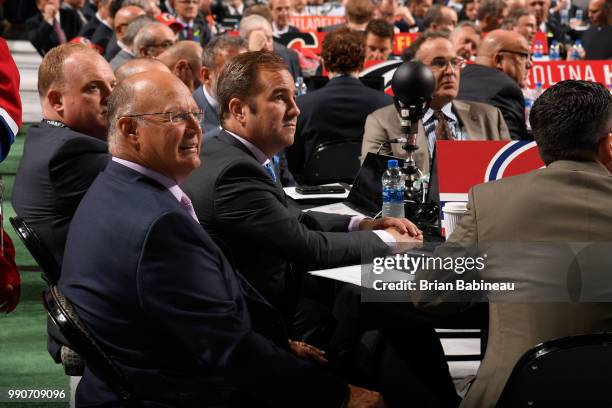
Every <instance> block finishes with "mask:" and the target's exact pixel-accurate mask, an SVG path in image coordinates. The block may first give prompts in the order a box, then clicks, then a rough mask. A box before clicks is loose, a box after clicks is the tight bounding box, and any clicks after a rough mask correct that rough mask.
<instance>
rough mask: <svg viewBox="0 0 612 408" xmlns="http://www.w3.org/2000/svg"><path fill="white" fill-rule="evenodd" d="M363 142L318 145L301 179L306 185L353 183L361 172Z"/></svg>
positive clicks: (347, 141)
mask: <svg viewBox="0 0 612 408" xmlns="http://www.w3.org/2000/svg"><path fill="white" fill-rule="evenodd" d="M360 154H361V140H342V141H329V142H324V143H321V144H318V145H317V146H316V147H315V148H314V149H313V151H312V152H311V154H310V158H309V159H308V162H307V163H306V164H305V165H304V171H303V172H302V175H301V177H300V183H301V184H304V185H319V184H326V183H337V182H344V183H352V182H353V180H354V179H355V176H356V175H357V172H358V171H359V167H360V165H361V163H359V155H360Z"/></svg>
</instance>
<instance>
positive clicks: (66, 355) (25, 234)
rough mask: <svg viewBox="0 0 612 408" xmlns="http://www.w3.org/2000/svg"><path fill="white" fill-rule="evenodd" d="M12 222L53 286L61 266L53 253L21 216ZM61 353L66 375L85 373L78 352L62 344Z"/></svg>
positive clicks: (57, 339) (61, 340)
mask: <svg viewBox="0 0 612 408" xmlns="http://www.w3.org/2000/svg"><path fill="white" fill-rule="evenodd" d="M10 222H11V225H12V226H13V229H14V230H15V232H16V233H17V235H18V236H19V238H20V239H21V241H22V242H23V244H24V245H25V246H26V248H28V251H30V254H31V255H32V257H33V258H34V260H35V261H36V263H37V264H38V266H40V269H41V272H42V278H43V279H44V280H45V282H47V285H48V286H52V285H55V284H57V281H58V280H59V277H60V270H61V268H60V265H59V264H58V263H57V261H56V260H55V258H54V257H53V255H52V254H51V251H49V249H48V248H47V247H46V246H44V245H43V243H42V241H41V240H40V238H39V237H38V235H37V234H36V232H34V230H33V229H32V228H31V227H30V226H29V225H28V223H27V222H26V221H25V220H23V219H22V218H20V217H13V218H11V219H10ZM50 333H51V332H50ZM51 335H52V336H53V338H54V339H55V341H57V342H58V343H64V341H65V340H63V339H60V338H59V336H58V335H57V334H55V333H51ZM60 353H61V361H62V366H63V367H64V372H65V373H66V375H70V376H81V375H83V370H84V369H85V365H84V363H83V360H82V359H81V357H80V356H79V355H78V353H77V352H75V351H74V350H72V348H71V347H69V346H68V345H66V344H62V346H61V350H60Z"/></svg>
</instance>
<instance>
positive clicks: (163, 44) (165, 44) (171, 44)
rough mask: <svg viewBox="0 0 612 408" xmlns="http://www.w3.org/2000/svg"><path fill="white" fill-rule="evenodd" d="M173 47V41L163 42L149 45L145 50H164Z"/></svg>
mask: <svg viewBox="0 0 612 408" xmlns="http://www.w3.org/2000/svg"><path fill="white" fill-rule="evenodd" d="M173 45H174V41H164V42H162V43H159V44H149V45H147V46H146V47H147V48H163V49H164V50H165V49H166V48H170V47H172V46H173Z"/></svg>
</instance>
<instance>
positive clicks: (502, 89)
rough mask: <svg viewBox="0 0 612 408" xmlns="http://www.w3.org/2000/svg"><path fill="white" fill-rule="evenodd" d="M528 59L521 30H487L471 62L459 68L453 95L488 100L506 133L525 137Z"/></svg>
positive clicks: (466, 98)
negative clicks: (500, 119) (455, 89)
mask: <svg viewBox="0 0 612 408" xmlns="http://www.w3.org/2000/svg"><path fill="white" fill-rule="evenodd" d="M531 67H532V63H531V58H530V56H529V43H528V42H527V40H526V39H525V37H523V36H522V35H521V34H519V33H517V32H512V31H506V30H495V31H492V32H490V33H489V34H488V35H487V36H486V37H485V39H484V40H483V42H482V44H481V45H480V47H479V48H478V53H477V56H476V61H475V64H468V65H466V67H465V68H464V69H463V70H462V71H461V82H460V84H459V94H458V95H457V99H462V100H468V101H477V102H484V103H488V104H489V105H493V106H495V107H496V108H498V109H499V110H500V112H501V113H502V116H503V117H504V120H505V121H506V125H508V131H509V132H510V137H511V138H512V139H517V140H528V139H531V137H530V136H529V135H528V134H527V127H526V125H525V99H524V97H523V92H522V91H521V88H523V87H526V86H527V83H526V82H527V74H528V71H529V70H530V69H531Z"/></svg>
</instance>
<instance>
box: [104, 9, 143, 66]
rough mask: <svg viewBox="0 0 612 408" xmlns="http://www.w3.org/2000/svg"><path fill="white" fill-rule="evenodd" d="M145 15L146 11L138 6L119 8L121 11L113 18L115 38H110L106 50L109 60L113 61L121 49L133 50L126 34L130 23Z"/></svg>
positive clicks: (105, 55) (106, 56)
mask: <svg viewBox="0 0 612 408" xmlns="http://www.w3.org/2000/svg"><path fill="white" fill-rule="evenodd" d="M143 15H145V11H144V10H143V9H141V8H140V7H136V6H127V7H122V8H120V9H119V11H117V13H116V14H115V17H114V18H113V38H112V39H111V40H110V42H109V44H108V46H107V47H106V50H105V52H104V58H106V60H107V61H111V60H112V59H113V58H115V56H116V55H117V54H119V53H120V52H121V51H125V52H128V51H129V52H130V53H131V52H132V51H131V49H130V48H131V45H130V46H128V45H126V44H125V43H124V42H123V40H124V38H125V34H126V33H127V27H128V25H129V24H130V23H131V22H132V21H134V20H135V19H136V18H137V17H139V16H143ZM134 35H136V34H134ZM132 40H133V37H132ZM128 47H129V48H128ZM111 66H112V65H111ZM114 68H116V67H114V66H113V69H114Z"/></svg>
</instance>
